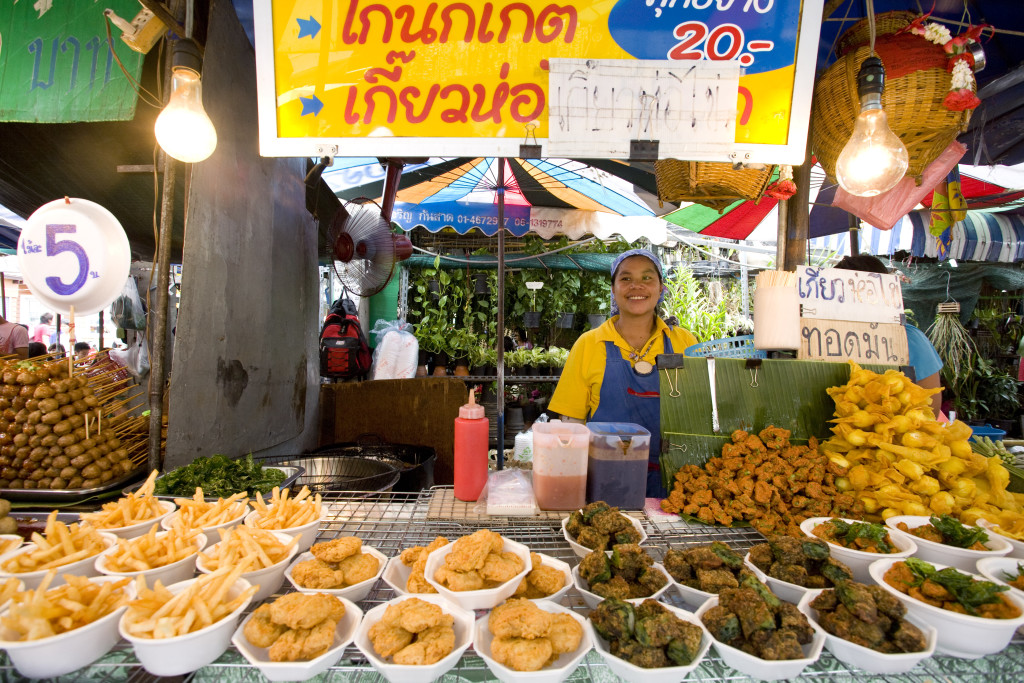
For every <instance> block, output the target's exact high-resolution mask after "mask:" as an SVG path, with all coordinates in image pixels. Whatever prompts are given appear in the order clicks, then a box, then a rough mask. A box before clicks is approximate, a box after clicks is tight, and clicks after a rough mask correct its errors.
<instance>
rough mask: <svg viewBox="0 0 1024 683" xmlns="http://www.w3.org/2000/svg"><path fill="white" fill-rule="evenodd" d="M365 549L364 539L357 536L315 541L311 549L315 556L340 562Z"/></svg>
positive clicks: (327, 560)
mask: <svg viewBox="0 0 1024 683" xmlns="http://www.w3.org/2000/svg"><path fill="white" fill-rule="evenodd" d="M362 549H363V541H362V539H360V538H357V537H355V536H339V537H338V538H335V539H333V540H330V541H326V542H324V543H314V544H313V547H312V548H310V549H309V551H310V552H311V553H313V557H315V558H316V559H318V560H323V561H324V562H332V563H338V562H341V561H342V560H344V559H345V558H346V557H351V556H352V555H355V554H356V553H358V552H359V551H360V550H362Z"/></svg>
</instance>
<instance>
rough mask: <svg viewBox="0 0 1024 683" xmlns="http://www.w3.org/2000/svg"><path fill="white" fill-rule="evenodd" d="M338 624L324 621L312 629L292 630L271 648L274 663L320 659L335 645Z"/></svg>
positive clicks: (330, 620)
mask: <svg viewBox="0 0 1024 683" xmlns="http://www.w3.org/2000/svg"><path fill="white" fill-rule="evenodd" d="M337 627H338V622H337V621H335V620H334V619H324V620H323V621H321V622H320V623H319V624H317V625H316V626H313V627H312V628H301V629H290V630H288V631H287V632H286V633H285V634H284V635H282V636H281V637H280V638H278V639H277V640H276V641H274V644H273V645H271V646H270V651H269V652H268V653H267V654H268V655H269V656H270V661H272V662H297V661H304V660H309V659H313V658H315V657H319V656H320V655H322V654H323V653H325V652H327V650H329V649H330V648H331V645H333V644H334V635H335V630H336V629H337Z"/></svg>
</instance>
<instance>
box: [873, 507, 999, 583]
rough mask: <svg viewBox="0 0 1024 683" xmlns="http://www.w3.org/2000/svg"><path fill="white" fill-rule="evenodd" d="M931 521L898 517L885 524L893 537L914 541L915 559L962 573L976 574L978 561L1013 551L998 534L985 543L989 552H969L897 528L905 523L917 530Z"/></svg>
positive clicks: (921, 517)
mask: <svg viewBox="0 0 1024 683" xmlns="http://www.w3.org/2000/svg"><path fill="white" fill-rule="evenodd" d="M930 519H931V517H929V516H926V515H896V516H895V517H890V518H889V519H887V520H885V524H886V526H888V527H889V529H891V530H892V531H893V532H894V533H893V534H892V535H895V534H902V535H903V536H908V537H910V538H912V539H913V540H914V543H916V544H917V552H916V553H914V557H916V558H918V559H919V560H924V561H925V562H930V563H932V564H935V563H936V562H939V563H942V564H945V565H948V566H950V567H956V568H957V569H959V570H960V571H962V572H975V571H977V567H978V560H983V559H985V558H986V557H1002V556H1003V555H1006V554H1008V553H1009V552H1010V551H1011V550H1013V546H1011V545H1010V543H1009V541H1006V540H1004V539H1003V537H1002V536H997V535H996V534H989V535H988V542H986V543H984V546H985V547H986V548H988V550H968V549H967V548H957V547H956V546H952V545H946V544H945V543H936V542H935V541H929V540H927V539H924V538H918V537H917V536H914V535H913V534H910V533H907V532H905V531H900V530H899V529H897V528H896V525H897V524H899V523H900V522H903V523H904V524H906V525H907V527H908V528H910V529H916V528H917V527H919V526H924V525H925V524H929V523H930V522H929V520H930ZM965 526H967V525H965Z"/></svg>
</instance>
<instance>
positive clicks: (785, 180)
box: [764, 164, 796, 199]
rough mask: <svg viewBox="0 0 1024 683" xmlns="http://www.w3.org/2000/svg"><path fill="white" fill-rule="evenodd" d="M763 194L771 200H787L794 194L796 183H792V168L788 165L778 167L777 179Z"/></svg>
mask: <svg viewBox="0 0 1024 683" xmlns="http://www.w3.org/2000/svg"><path fill="white" fill-rule="evenodd" d="M764 193H765V194H766V195H768V196H769V197H771V198H772V199H789V198H790V197H792V196H793V195H795V194H796V183H794V182H793V167H792V166H789V165H788V164H783V165H782V166H779V179H778V180H776V181H775V182H774V183H772V184H771V185H769V186H768V187H767V188H765V191H764Z"/></svg>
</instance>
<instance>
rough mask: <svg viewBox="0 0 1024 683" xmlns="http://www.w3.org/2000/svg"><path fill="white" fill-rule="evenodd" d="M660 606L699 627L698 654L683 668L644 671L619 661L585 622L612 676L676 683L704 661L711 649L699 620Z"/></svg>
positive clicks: (629, 681)
mask: <svg viewBox="0 0 1024 683" xmlns="http://www.w3.org/2000/svg"><path fill="white" fill-rule="evenodd" d="M661 606H662V607H664V608H665V609H667V610H669V611H670V612H672V614H674V615H676V616H677V617H679V618H680V619H682V620H683V621H686V622H689V623H691V624H693V625H695V626H699V627H700V630H701V631H702V632H703V633H704V636H703V637H702V638H701V640H700V652H698V653H697V656H696V657H694V658H693V661H692V662H690V663H689V664H686V665H685V666H665V667H661V668H659V669H645V668H643V667H639V666H637V665H636V664H631V663H630V662H627V661H626V660H625V659H620V658H619V657H616V656H615V655H613V654H612V653H611V651H610V650H609V649H608V641H606V640H605V639H604V638H602V637H601V636H600V634H598V632H597V630H595V629H594V625H593V624H592V623H590V621H589V620H588V621H587V626H588V628H589V629H590V631H591V636H592V637H593V639H594V649H595V650H597V654H599V655H601V657H603V658H604V661H605V664H607V665H608V668H609V669H611V670H612V673H613V674H615V675H616V676H618V677H619V678H621V679H622V680H624V681H627V683H677V681H682V680H684V679H685V678H686V675H687V674H688V673H690V672H691V671H693V670H694V669H696V668H697V667H698V666H700V663H701V662H702V661H704V657H705V656H706V655H707V653H708V650H709V649H710V648H711V636H710V635H709V634H708V630H707V629H706V628H704V624H702V623H701V621H700V619H698V618H697V617H696V616H694V615H693V614H691V613H690V612H687V611H686V610H684V609H681V608H679V607H676V606H675V605H668V604H665V603H661Z"/></svg>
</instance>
